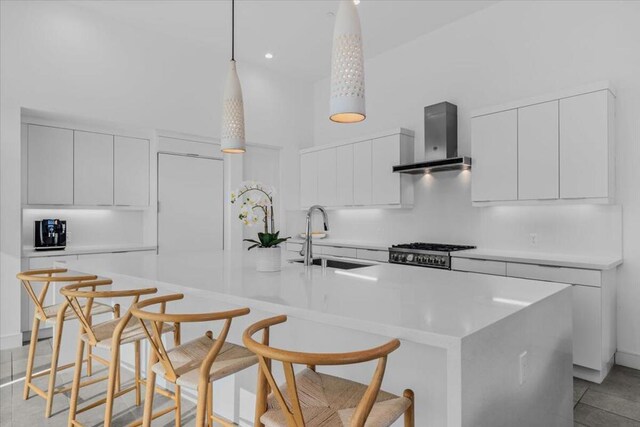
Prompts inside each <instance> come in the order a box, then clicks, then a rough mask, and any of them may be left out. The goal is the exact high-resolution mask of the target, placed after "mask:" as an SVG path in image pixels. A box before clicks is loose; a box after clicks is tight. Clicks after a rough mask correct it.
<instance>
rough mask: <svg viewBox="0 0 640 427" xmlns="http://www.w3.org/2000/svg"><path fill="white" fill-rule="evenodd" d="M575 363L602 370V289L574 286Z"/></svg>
mask: <svg viewBox="0 0 640 427" xmlns="http://www.w3.org/2000/svg"><path fill="white" fill-rule="evenodd" d="M572 290H573V363H574V364H576V365H580V366H584V367H586V368H590V369H595V370H598V371H599V370H600V369H601V368H602V356H601V348H602V346H601V340H600V339H599V337H600V336H601V335H602V319H601V307H600V303H601V301H602V296H601V290H600V288H594V287H590V286H578V285H576V286H573V289H572Z"/></svg>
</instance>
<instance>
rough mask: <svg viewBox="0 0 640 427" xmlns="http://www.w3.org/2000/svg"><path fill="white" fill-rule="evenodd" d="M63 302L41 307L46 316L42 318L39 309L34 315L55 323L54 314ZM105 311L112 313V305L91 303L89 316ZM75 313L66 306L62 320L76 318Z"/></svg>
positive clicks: (39, 318) (56, 313)
mask: <svg viewBox="0 0 640 427" xmlns="http://www.w3.org/2000/svg"><path fill="white" fill-rule="evenodd" d="M62 304H63V303H60V304H53V305H48V306H46V307H42V309H43V311H44V314H45V316H46V318H44V319H43V318H42V313H40V311H39V310H36V313H35V316H36V318H37V319H38V320H40V321H44V322H46V323H51V324H55V323H56V316H57V315H58V311H60V307H62ZM82 310H83V311H84V306H82ZM105 313H113V307H111V306H110V305H108V304H101V303H97V302H96V303H93V305H92V306H91V316H97V315H99V314H105ZM77 317H78V316H76V313H75V312H74V311H73V310H72V309H71V307H68V308H67V311H66V312H65V313H64V320H65V321H66V320H71V319H76V318H77Z"/></svg>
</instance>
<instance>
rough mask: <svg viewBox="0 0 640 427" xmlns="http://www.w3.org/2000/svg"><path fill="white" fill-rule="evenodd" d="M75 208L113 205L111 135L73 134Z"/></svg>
mask: <svg viewBox="0 0 640 427" xmlns="http://www.w3.org/2000/svg"><path fill="white" fill-rule="evenodd" d="M73 171H74V177H73V182H74V184H73V194H74V204H76V205H97V206H105V205H113V135H106V134H102V133H93V132H82V131H74V141H73Z"/></svg>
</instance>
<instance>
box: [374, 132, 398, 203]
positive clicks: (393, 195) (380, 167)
mask: <svg viewBox="0 0 640 427" xmlns="http://www.w3.org/2000/svg"><path fill="white" fill-rule="evenodd" d="M398 164H400V135H391V136H385V137H384V138H377V139H374V140H373V141H372V142H371V165H372V166H371V167H372V169H371V176H372V183H371V186H372V188H371V190H372V196H371V199H372V202H373V204H374V205H395V204H400V174H399V173H393V166H395V165H398Z"/></svg>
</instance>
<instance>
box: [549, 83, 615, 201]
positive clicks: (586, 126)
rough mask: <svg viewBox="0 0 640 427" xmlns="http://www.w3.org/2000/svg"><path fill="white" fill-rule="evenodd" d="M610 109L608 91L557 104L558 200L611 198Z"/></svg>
mask: <svg viewBox="0 0 640 427" xmlns="http://www.w3.org/2000/svg"><path fill="white" fill-rule="evenodd" d="M612 105H613V95H611V92H609V91H608V90H601V91H598V92H593V93H588V94H584V95H579V96H574V97H571V98H566V99H562V100H560V197H562V198H565V199H577V198H608V197H612V194H610V192H609V190H610V184H612V183H613V177H612V176H610V175H612V169H613V150H610V149H611V147H612V144H610V143H609V139H610V135H609V132H611V131H612V129H610V123H609V122H610V120H612V117H613V114H612V113H613V106H612ZM611 127H612V126H611ZM610 178H611V179H610Z"/></svg>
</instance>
